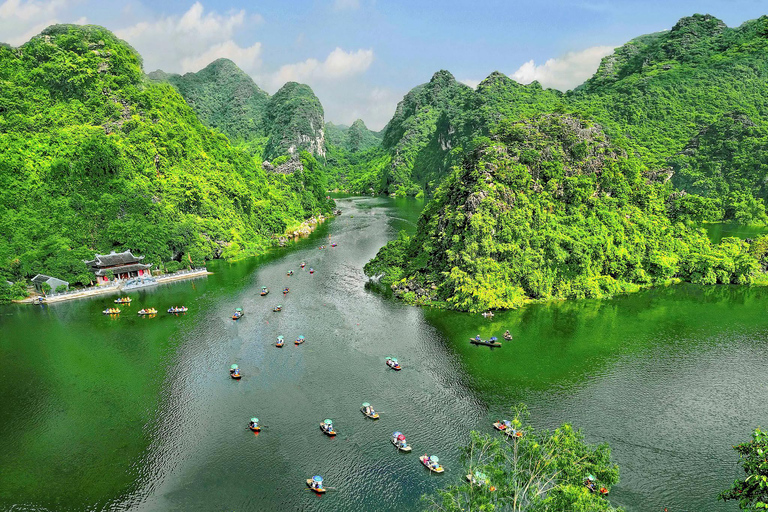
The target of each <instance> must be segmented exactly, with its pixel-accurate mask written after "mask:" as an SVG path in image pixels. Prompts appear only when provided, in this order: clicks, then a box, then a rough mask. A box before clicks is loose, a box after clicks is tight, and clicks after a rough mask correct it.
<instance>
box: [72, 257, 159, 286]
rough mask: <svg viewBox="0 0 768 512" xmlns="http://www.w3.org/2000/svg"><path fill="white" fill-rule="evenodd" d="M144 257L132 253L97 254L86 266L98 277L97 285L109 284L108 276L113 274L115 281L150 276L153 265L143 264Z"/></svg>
mask: <svg viewBox="0 0 768 512" xmlns="http://www.w3.org/2000/svg"><path fill="white" fill-rule="evenodd" d="M143 259H144V256H134V255H133V253H131V251H124V252H115V251H112V252H110V253H109V254H97V255H96V257H95V258H94V259H92V260H90V261H86V262H85V264H86V265H88V268H89V270H90V271H91V272H93V274H94V275H95V276H96V284H99V285H101V284H106V283H108V282H109V277H108V276H107V274H109V273H111V274H112V275H113V276H115V279H130V278H131V277H139V276H149V275H150V270H149V267H151V266H152V264H151V263H149V264H145V263H141V260H143Z"/></svg>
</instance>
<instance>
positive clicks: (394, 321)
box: [0, 198, 768, 512]
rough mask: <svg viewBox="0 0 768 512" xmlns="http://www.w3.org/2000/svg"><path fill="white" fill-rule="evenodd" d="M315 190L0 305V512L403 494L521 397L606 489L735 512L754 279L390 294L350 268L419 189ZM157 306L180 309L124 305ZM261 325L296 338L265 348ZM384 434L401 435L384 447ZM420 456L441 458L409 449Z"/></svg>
mask: <svg viewBox="0 0 768 512" xmlns="http://www.w3.org/2000/svg"><path fill="white" fill-rule="evenodd" d="M338 203H339V207H340V208H341V209H342V210H343V214H342V215H341V216H340V217H338V218H335V219H333V220H331V221H329V222H326V223H325V224H323V225H322V226H321V227H320V228H318V230H317V231H316V232H315V233H314V234H313V235H312V236H311V237H309V238H308V239H306V240H302V241H300V242H298V243H297V244H295V245H293V246H291V247H290V248H285V249H280V250H275V251H273V252H271V253H270V254H268V255H266V256H264V257H261V258H251V259H248V260H244V261H240V262H224V261H217V262H213V263H212V264H211V265H210V266H209V269H210V270H212V271H213V272H214V274H213V275H210V276H208V277H206V278H202V279H195V280H191V281H183V282H178V283H174V284H167V285H160V286H158V287H156V288H155V289H150V290H145V291H138V292H133V293H130V294H129V295H130V296H131V297H132V298H133V299H134V301H133V304H132V305H131V306H128V307H124V308H123V309H124V312H123V314H122V315H120V316H119V317H118V318H109V317H105V316H103V315H101V313H100V311H101V310H102V309H103V308H104V307H105V306H106V305H107V303H108V300H107V299H105V298H103V297H102V298H97V299H88V300H79V301H72V302H65V303H60V304H53V305H50V306H44V307H36V306H28V305H23V306H22V305H12V306H6V307H2V308H0V368H2V374H3V378H2V379H0V445H1V446H3V450H0V468H2V470H1V471H0V509H4V510H19V511H21V510H35V511H43V510H50V511H54V510H55V511H69V510H104V509H109V510H128V509H130V510H139V511H155V510H222V511H225V510H227V511H232V510H237V511H246V510H329V511H330V510H333V511H339V510H340V511H358V510H417V509H418V508H419V507H420V503H419V497H420V496H421V495H422V494H424V493H429V492H431V491H433V490H434V489H436V488H437V487H439V486H443V485H445V484H447V483H449V482H453V481H459V480H461V479H462V478H463V475H464V473H463V471H462V470H461V466H460V460H459V447H460V445H461V444H463V443H465V442H466V441H467V439H468V433H469V431H470V430H471V429H476V430H481V431H484V432H489V433H490V432H492V428H491V427H490V423H491V422H492V421H493V420H495V419H497V418H499V417H502V416H505V415H506V416H508V414H506V413H507V412H508V411H509V408H510V406H512V405H514V404H516V403H518V402H524V403H526V404H527V405H528V406H529V408H530V410H531V419H532V422H533V423H534V425H536V426H538V427H547V428H554V427H556V426H558V425H559V424H561V423H563V422H570V423H572V424H574V425H575V426H576V427H578V428H581V429H583V431H584V432H585V435H586V437H587V439H588V440H589V441H591V442H608V443H609V444H610V445H611V448H612V450H613V457H614V460H615V461H616V462H618V463H619V465H620V467H621V482H620V484H619V485H617V486H616V487H614V489H613V491H612V493H611V501H612V502H613V503H614V504H615V505H621V506H623V507H625V509H626V510H627V511H632V512H634V511H638V512H639V511H643V512H644V511H653V510H659V511H661V510H663V508H664V507H668V510H669V511H670V512H681V511H692V512H693V511H696V512H708V511H725V510H736V507H735V506H733V505H731V504H729V505H725V504H722V503H719V502H717V500H716V495H717V493H718V492H719V491H720V490H721V489H723V488H726V487H728V485H729V484H730V482H731V481H732V480H733V478H734V477H736V476H738V475H739V468H738V466H737V464H736V462H737V457H736V454H735V453H734V452H733V450H732V448H731V446H732V445H733V444H736V443H738V442H741V441H743V440H746V439H748V438H749V436H750V432H751V430H752V429H753V428H754V427H756V426H758V425H762V426H767V425H766V413H765V411H768V395H767V394H766V393H765V389H766V381H768V377H766V373H765V368H766V367H767V366H768V354H767V353H766V350H765V339H766V334H768V316H767V315H766V310H768V289H766V288H762V287H755V288H747V287H736V286H717V287H708V288H707V287H697V286H689V285H684V286H675V287H668V288H658V289H654V290H648V291H643V292H640V293H635V294H631V295H627V296H621V297H618V298H616V299H613V300H605V301H591V300H585V301H572V302H552V303H547V304H535V305H530V306H528V307H525V308H522V309H520V310H517V311H510V312H505V313H503V314H499V315H497V316H496V317H495V318H494V319H493V320H486V319H483V318H482V317H480V316H478V315H467V314H459V313H452V312H446V311H437V310H428V309H419V308H415V307H408V306H404V305H402V304H400V303H399V302H397V301H396V300H394V299H392V298H391V297H389V296H388V295H387V294H386V293H382V292H381V291H379V290H375V289H371V287H370V286H369V285H367V284H366V281H367V280H366V278H365V276H364V275H363V273H362V266H363V265H364V264H365V262H367V261H368V260H369V259H370V258H371V257H372V256H373V255H374V254H375V253H376V251H377V250H378V248H379V247H381V246H382V245H383V244H384V243H385V242H386V240H388V239H391V238H394V237H395V236H396V234H397V232H398V231H399V230H400V229H406V230H410V231H412V230H413V229H414V226H415V225H414V223H415V221H416V218H417V216H418V214H419V212H420V209H421V207H422V206H423V203H421V202H417V201H413V200H405V199H403V200H393V199H388V198H345V199H339V200H338ZM328 235H331V238H332V240H333V241H334V242H337V243H338V247H335V248H331V247H329V245H327V244H328ZM323 243H324V244H326V248H325V249H323V250H319V249H318V246H319V245H320V244H323ZM301 261H306V262H307V269H305V270H301V269H300V268H299V264H300V262H301ZM310 266H311V267H314V268H315V270H316V272H315V273H314V274H313V275H310V274H309V273H308V272H307V270H308V269H309V267H310ZM291 269H292V270H294V271H295V275H293V276H291V277H288V276H286V272H287V271H288V270H291ZM261 286H267V287H269V288H270V289H271V293H270V294H269V295H268V296H267V297H260V296H259V294H258V291H259V289H260V287H261ZM284 286H289V287H290V289H291V291H290V293H289V294H288V295H287V297H285V298H283V296H282V294H281V293H280V290H282V288H283V287H284ZM277 303H282V304H283V305H284V310H283V311H282V312H279V313H275V312H273V311H272V307H273V306H274V305H275V304H277ZM178 304H185V305H186V306H188V307H189V308H190V312H189V313H188V314H186V315H182V316H178V317H175V316H171V315H167V314H161V315H158V316H157V317H156V318H141V317H138V316H137V315H136V314H135V312H136V311H137V310H138V309H140V308H142V307H145V306H154V307H156V308H158V309H159V310H161V311H165V309H167V308H168V307H170V306H172V305H178ZM236 307H242V308H243V309H244V310H245V316H244V317H243V318H242V319H241V320H239V321H236V322H235V321H233V320H231V318H230V316H231V314H232V312H233V311H234V309H235V308H236ZM505 329H510V330H511V331H512V332H513V333H514V334H515V340H514V341H513V342H510V343H506V344H505V346H504V347H503V348H501V349H497V350H494V351H490V350H488V349H487V348H486V347H476V346H472V345H470V344H469V343H467V341H466V340H467V338H468V337H469V336H473V335H475V334H477V333H480V334H481V335H482V336H483V337H486V336H490V335H500V334H501V333H502V332H503V331H504V330H505ZM280 334H282V335H284V336H285V337H286V339H287V340H288V341H291V340H293V339H295V338H296V337H297V336H299V335H304V336H306V339H307V342H306V343H305V344H303V345H301V346H294V345H293V344H292V343H286V346H285V347H283V348H281V349H279V348H276V347H275V346H274V345H273V343H274V340H275V338H276V336H277V335H280ZM387 356H395V357H397V358H398V359H399V360H400V362H401V363H402V365H403V371H401V372H394V371H392V370H390V369H388V368H387V367H386V366H385V364H384V360H385V357H387ZM232 363H236V364H238V365H240V367H241V369H242V371H243V375H244V377H243V379H242V380H241V381H239V382H238V381H233V380H232V379H230V378H229V375H228V372H227V369H228V368H229V365H230V364H232ZM364 401H368V402H371V403H372V404H373V405H374V406H375V407H376V408H377V409H378V410H380V411H381V419H380V420H378V421H371V420H369V419H367V418H365V417H364V416H363V415H362V414H361V413H360V404H361V403H362V402H364ZM252 416H257V417H259V419H260V420H261V423H262V424H263V425H264V426H265V428H264V430H263V431H262V432H261V433H260V434H258V435H255V434H253V433H251V432H250V431H249V430H248V429H247V428H246V427H247V423H248V419H249V418H250V417H252ZM325 418H332V419H333V420H334V423H335V426H336V428H337V430H338V431H339V435H338V436H337V437H336V438H334V439H331V438H328V437H326V436H324V435H323V434H322V433H321V432H320V429H319V427H318V424H319V422H320V421H322V420H323V419H325ZM395 430H399V431H402V432H404V433H405V434H406V436H407V438H408V441H409V443H410V444H412V445H413V447H414V452H415V453H412V454H401V453H397V452H395V450H394V447H393V446H392V445H391V444H389V436H390V435H391V433H392V432H393V431H395ZM425 452H429V453H430V454H436V455H439V456H440V458H441V461H442V462H444V465H445V466H446V468H447V472H446V473H445V474H443V475H431V474H429V473H428V472H427V471H426V470H425V469H424V468H423V467H421V465H420V464H419V463H418V460H417V455H418V454H422V453H425ZM315 474H321V475H322V476H323V477H324V478H325V482H326V485H328V486H330V487H332V490H331V491H329V492H328V494H326V495H325V496H322V497H319V498H318V497H317V496H315V495H314V494H312V493H311V492H310V491H308V490H307V489H306V487H305V484H304V480H305V479H306V478H309V477H311V476H312V475H315Z"/></svg>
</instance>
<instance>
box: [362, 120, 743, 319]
mask: <svg viewBox="0 0 768 512" xmlns="http://www.w3.org/2000/svg"><path fill="white" fill-rule="evenodd" d="M474 145H475V149H473V151H472V152H471V154H470V155H468V156H467V158H466V160H465V161H464V162H463V165H461V166H457V167H455V168H454V170H453V171H452V173H451V174H450V175H449V176H448V177H447V178H446V179H445V180H444V181H443V182H442V183H441V185H440V186H439V187H438V189H437V191H436V193H435V195H434V198H433V199H432V200H431V201H430V202H429V204H428V205H427V207H426V208H425V210H424V212H423V214H422V216H421V218H420V219H419V223H418V229H417V232H416V235H415V236H414V237H413V238H409V237H407V236H406V235H404V234H401V236H400V238H399V239H398V240H395V241H392V242H389V243H388V244H387V245H386V246H385V247H384V248H382V249H381V250H380V251H379V253H378V255H377V256H376V258H374V259H373V260H372V261H371V262H369V263H368V264H367V265H366V267H365V272H366V273H367V274H368V275H371V276H375V275H381V276H383V277H382V281H383V282H384V283H386V284H394V288H395V290H396V293H397V294H398V295H399V296H401V297H403V298H404V299H406V300H407V301H409V302H412V303H421V304H426V303H432V302H440V303H445V304H447V305H448V306H449V307H451V308H454V309H459V310H468V311H483V310H486V309H489V308H502V309H503V308H512V307H517V306H519V305H521V304H523V303H524V302H525V301H526V300H529V299H549V298H585V297H594V298H598V297H604V296H609V295H612V294H614V293H617V292H623V291H630V290H636V289H638V288H639V287H640V286H645V285H652V284H659V283H667V282H671V281H674V280H685V281H691V282H695V283H702V284H714V283H749V282H751V281H752V276H753V274H754V273H755V272H756V271H757V269H758V261H757V258H756V257H755V256H753V255H751V254H749V244H748V243H746V242H743V241H741V240H737V239H734V238H730V239H724V240H723V242H722V243H721V244H720V245H719V246H713V245H712V244H711V243H710V242H709V240H708V239H707V238H706V236H705V235H704V233H703V232H702V231H699V230H696V229H692V228H690V227H688V226H687V225H686V224H684V223H683V222H673V221H672V220H671V219H670V217H669V215H668V208H669V206H668V204H667V201H668V198H669V190H668V187H667V186H666V185H665V183H664V180H663V176H662V177H661V178H662V179H660V180H652V179H649V177H648V176H649V173H648V169H647V168H646V167H645V166H644V165H643V163H642V162H641V161H640V160H639V159H638V158H637V157H635V156H632V155H631V154H627V152H626V151H625V149H624V148H622V147H621V146H618V145H615V144H613V143H611V141H610V140H609V139H608V137H607V136H606V135H605V134H604V133H603V131H602V129H601V128H600V127H599V126H598V125H596V124H594V123H593V122H591V121H588V120H585V119H582V118H579V117H577V116H574V115H568V114H544V115H539V116H535V117H533V118H530V119H526V120H523V121H512V120H509V119H507V120H504V121H502V122H500V123H498V124H497V126H496V129H495V133H494V134H493V137H492V138H481V139H478V140H476V141H475V143H474Z"/></svg>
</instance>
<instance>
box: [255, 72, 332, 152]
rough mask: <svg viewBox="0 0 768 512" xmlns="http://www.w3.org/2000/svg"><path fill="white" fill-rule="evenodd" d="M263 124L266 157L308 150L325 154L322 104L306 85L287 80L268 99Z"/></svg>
mask: <svg viewBox="0 0 768 512" xmlns="http://www.w3.org/2000/svg"><path fill="white" fill-rule="evenodd" d="M264 124H265V126H266V127H267V134H268V136H269V141H268V142H267V146H266V148H265V150H264V158H265V159H273V158H277V157H279V156H283V155H293V154H296V155H298V153H299V152H300V151H308V152H309V153H312V154H313V155H315V156H319V157H324V156H325V118H324V113H323V106H322V105H321V104H320V100H318V99H317V96H315V93H314V92H312V89H311V88H310V87H309V86H308V85H304V84H299V83H296V82H288V83H287V84H285V85H284V86H282V87H281V88H280V90H279V91H277V92H276V93H275V95H274V96H272V98H270V100H269V104H268V105H267V111H266V118H265V120H264Z"/></svg>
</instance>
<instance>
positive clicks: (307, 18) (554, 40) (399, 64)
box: [0, 0, 768, 130]
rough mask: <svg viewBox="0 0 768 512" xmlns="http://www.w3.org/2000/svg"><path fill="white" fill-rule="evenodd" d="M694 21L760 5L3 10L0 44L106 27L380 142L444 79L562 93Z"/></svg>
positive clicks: (175, 66)
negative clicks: (627, 48) (219, 69)
mask: <svg viewBox="0 0 768 512" xmlns="http://www.w3.org/2000/svg"><path fill="white" fill-rule="evenodd" d="M693 13H710V14H713V15H715V16H717V17H719V18H721V19H722V20H723V21H725V22H726V23H727V24H728V25H729V26H737V25H739V24H741V23H743V22H744V21H746V20H749V19H753V18H757V17H759V16H761V15H763V14H768V3H766V2H762V1H757V0H702V1H698V2H694V1H687V0H673V1H670V0H667V1H660V0H646V1H630V0H610V1H609V0H584V1H581V0H575V1H567V0H539V1H536V0H529V1H527V2H521V1H517V0H508V1H474V2H459V1H454V0H442V1H439V2H432V1H430V2H427V1H420V0H395V1H383V0H297V1H288V0H285V1H266V0H264V1H261V2H246V1H243V0H197V1H195V0H184V1H181V0H170V1H164V2H150V1H147V0H134V1H129V2H110V1H105V0H101V1H98V0H0V41H6V42H9V43H11V44H14V45H18V44H22V43H23V42H24V41H26V40H28V39H29V38H30V37H31V36H33V35H35V34H36V33H38V32H39V31H40V30H42V28H44V27H45V26H47V25H49V24H52V23H57V22H58V23H73V22H74V23H94V24H98V25H103V26H105V27H107V28H109V29H110V30H112V31H114V32H115V33H117V34H118V35H119V36H120V37H122V38H124V39H126V40H127V41H128V42H130V43H131V44H132V45H133V46H134V47H135V48H136V49H137V50H139V51H140V52H141V54H142V55H143V57H144V61H145V69H146V71H152V70H154V69H157V68H161V69H163V70H165V71H170V72H177V73H183V72H189V71H197V70H199V69H200V68H202V67H204V66H205V65H206V64H208V63H209V62H211V61H212V60H214V59H216V58H218V57H228V58H231V59H232V60H234V61H235V62H236V63H237V64H238V65H239V66H240V67H241V68H243V69H244V70H245V71H246V72H248V73H249V74H250V75H251V76H253V78H254V80H256V82H257V83H258V84H259V86H261V87H262V88H263V89H265V90H267V91H268V92H269V93H270V94H272V93H274V92H275V91H277V89H278V88H279V87H280V86H281V85H282V84H283V83H285V82H286V81H287V80H296V81H300V82H304V83H308V84H309V85H310V86H312V88H313V89H314V90H315V93H316V94H317V95H318V97H319V98H320V100H321V101H322V103H323V105H324V107H325V110H326V120H328V121H332V122H336V123H346V124H349V123H351V122H352V121H354V120H355V119H356V118H362V119H363V120H364V121H365V122H366V124H367V125H368V126H369V127H370V128H372V129H377V130H378V129H381V128H382V127H383V126H384V124H385V123H386V122H387V121H388V120H389V118H390V117H391V116H392V113H393V112H394V109H395V106H396V104H397V102H398V101H399V100H400V99H401V98H402V96H403V95H404V94H405V93H406V92H407V91H408V90H409V89H411V88H412V87H414V86H415V85H418V84H420V83H423V82H425V81H427V80H429V78H430V77H431V76H432V74H433V73H434V72H435V71H437V70H439V69H448V70H449V71H451V72H452V73H453V74H454V76H456V78H457V79H458V80H462V81H464V82H465V83H468V84H470V85H474V84H476V83H477V82H478V81H480V80H482V79H483V78H484V77H486V76H487V75H488V74H490V73H491V72H492V71H495V70H498V71H501V72H503V73H506V74H508V75H510V76H512V77H513V78H515V79H517V80H518V81H521V82H529V81H531V80H533V79H538V80H539V81H540V82H542V84H543V85H544V86H549V87H555V88H558V89H562V90H566V89H569V88H572V87H574V86H576V85H578V84H579V83H581V82H582V81H583V80H584V79H585V78H587V77H588V76H590V75H591V74H592V73H593V72H594V70H595V69H596V68H597V65H598V63H599V61H600V58H601V57H602V56H604V55H606V54H608V53H609V52H610V51H611V49H612V48H614V47H615V46H618V45H621V44H623V43H624V42H626V41H628V40H629V39H631V38H633V37H636V36H639V35H641V34H646V33H649V32H656V31H659V30H666V29H669V28H671V27H672V26H673V25H674V24H675V22H676V21H677V20H678V19H679V18H681V17H683V16H687V15H690V14H693Z"/></svg>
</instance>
